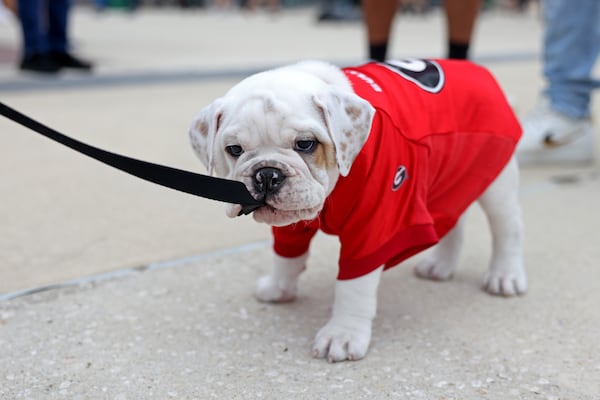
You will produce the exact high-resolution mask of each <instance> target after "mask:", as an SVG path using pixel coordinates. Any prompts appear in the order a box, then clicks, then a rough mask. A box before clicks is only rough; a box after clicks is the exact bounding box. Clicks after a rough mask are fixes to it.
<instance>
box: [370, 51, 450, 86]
mask: <svg viewBox="0 0 600 400" xmlns="http://www.w3.org/2000/svg"><path fill="white" fill-rule="evenodd" d="M382 65H383V66H385V67H387V68H388V69H390V70H392V71H394V72H396V73H397V74H399V75H400V76H402V77H403V78H404V79H407V80H409V81H411V82H413V83H415V84H416V85H417V86H419V87H420V88H421V89H423V90H425V91H427V92H429V93H438V92H439V91H440V90H442V88H443V87H444V81H445V77H444V71H443V70H442V67H440V65H439V64H438V63H436V62H435V61H431V60H421V59H416V58H409V59H405V60H390V61H387V62H384V63H382Z"/></svg>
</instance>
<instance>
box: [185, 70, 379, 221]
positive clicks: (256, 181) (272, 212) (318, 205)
mask: <svg viewBox="0 0 600 400" xmlns="http://www.w3.org/2000/svg"><path fill="white" fill-rule="evenodd" d="M371 119H372V109H371V107H370V105H368V103H366V102H364V101H363V100H362V99H360V98H358V97H357V96H356V95H354V94H353V93H352V92H351V91H340V90H338V89H337V88H335V87H333V86H331V85H329V84H327V83H326V82H324V81H323V80H322V79H319V78H318V77H315V76H314V75H312V74H310V73H307V72H305V71H300V70H297V69H295V68H282V69H278V70H273V71H268V72H264V73H261V74H257V75H254V76H252V77H250V78H247V79H246V80H244V81H242V82H241V83H240V84H238V85H236V86H234V87H233V88H232V89H231V90H230V91H229V92H228V93H227V94H226V95H225V96H224V97H222V98H220V99H218V100H216V101H215V102H213V103H212V104H210V105H209V106H208V107H206V108H205V109H203V110H202V111H201V112H200V114H199V115H198V116H197V118H196V119H195V120H194V122H193V124H192V128H191V130H190V137H191V141H192V146H193V147H194V150H195V151H196V153H197V154H198V155H199V157H200V159H201V160H202V161H203V162H204V163H205V165H206V166H207V168H208V169H209V172H210V173H211V174H215V175H217V176H220V177H224V178H228V179H233V180H238V181H241V182H243V183H244V184H245V185H246V187H247V188H248V190H249V191H250V193H251V194H252V196H253V197H255V198H256V199H259V200H263V199H264V200H265V203H266V206H264V207H261V208H260V209H258V210H256V211H255V212H254V218H255V220H257V221H258V222H265V223H267V224H270V225H276V226H283V225H288V224H290V223H294V222H297V221H301V220H311V219H314V218H315V217H316V216H317V215H318V213H319V211H320V210H321V209H322V208H323V205H324V202H325V199H326V197H327V196H328V195H329V193H330V192H331V191H332V190H333V187H334V186H335V183H336V181H337V179H338V177H339V175H340V173H341V174H343V175H346V174H347V173H348V171H349V169H350V166H351V163H352V161H353V160H354V158H355V157H356V155H357V154H358V152H359V151H360V148H361V147H362V145H363V144H364V142H365V141H366V138H367V135H368V131H369V129H370V123H371ZM240 209H241V207H240V206H239V205H229V206H228V207H227V215H228V216H230V217H234V216H237V215H238V213H239V211H240Z"/></svg>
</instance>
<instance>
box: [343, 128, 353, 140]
mask: <svg viewBox="0 0 600 400" xmlns="http://www.w3.org/2000/svg"><path fill="white" fill-rule="evenodd" d="M344 135H346V137H348V138H350V137H352V136H353V135H354V131H353V130H351V129H346V130H345V131H344Z"/></svg>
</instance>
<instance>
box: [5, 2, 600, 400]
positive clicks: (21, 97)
mask: <svg viewBox="0 0 600 400" xmlns="http://www.w3.org/2000/svg"><path fill="white" fill-rule="evenodd" d="M315 16H316V11H315V10H307V9H296V10H288V11H285V12H283V13H281V14H280V15H278V16H275V17H273V16H270V15H264V14H255V15H238V14H233V15H222V14H216V13H211V12H205V11H194V12H189V11H188V12H185V13H183V12H181V11H179V10H165V9H161V10H151V9H142V10H141V11H140V12H139V13H137V14H134V15H127V14H119V13H107V14H103V15H97V14H95V13H93V12H91V10H89V9H86V8H76V9H75V10H74V14H73V26H72V33H73V37H74V38H75V45H76V50H77V53H78V54H81V55H82V56H87V57H89V58H91V59H93V60H94V61H96V63H97V64H98V69H97V71H96V73H94V74H93V75H92V76H81V75H77V74H63V75H62V76H61V77H60V78H59V79H42V78H39V77H32V76H27V75H22V74H19V73H18V72H17V71H16V70H15V68H14V66H15V64H16V62H17V57H18V51H17V48H18V40H19V39H18V30H17V26H16V25H15V24H8V25H0V49H2V51H1V52H0V98H1V101H3V102H6V103H7V104H9V105H11V106H14V107H15V108H17V109H20V110H22V111H24V112H27V113H29V114H30V115H32V116H34V117H36V118H38V119H39V120H40V121H43V122H45V123H47V124H48V125H50V126H52V127H54V128H56V129H59V130H61V131H64V132H65V133H67V134H70V135H72V136H74V137H77V138H79V139H82V140H84V141H86V142H88V143H90V144H93V145H96V146H99V147H102V148H106V149H110V150H112V151H115V152H118V153H121V154H127V155H130V156H134V157H138V158H141V159H146V160H150V161H154V162H158V163H163V164H166V165H171V166H175V167H179V168H183V169H189V170H196V171H200V172H201V171H202V169H201V167H200V164H199V162H198V161H197V160H196V159H195V157H194V156H193V154H192V152H191V150H190V149H189V147H188V144H187V134H186V131H187V126H188V124H189V121H190V119H191V116H192V115H193V114H194V113H195V112H196V111H197V110H199V109H200V108H201V107H202V106H204V105H205V104H207V103H208V102H209V101H210V100H211V99H213V98H215V97H217V96H219V95H220V94H222V93H223V92H224V91H225V90H226V89H227V88H228V87H230V86H231V85H232V84H233V83H235V82H236V81H237V80H238V79H239V78H241V77H242V76H243V75H244V74H246V73H249V72H251V71H253V70H256V69H261V68H263V67H267V66H274V65H279V64H283V63H287V62H293V61H296V60H300V59H305V58H322V59H326V60H330V61H333V62H338V63H347V62H348V63H349V62H360V61H361V60H362V59H363V58H364V40H363V36H362V29H361V26H360V24H330V25H317V24H316V23H315ZM540 34H541V27H540V24H539V21H538V19H537V17H536V15H535V14H528V15H519V16H516V15H512V14H508V13H505V12H492V13H487V14H484V15H483V16H482V18H481V19H480V21H479V30H478V32H477V39H476V42H475V46H474V50H473V55H474V56H475V58H478V59H480V60H481V61H482V62H483V63H484V64H485V65H486V66H488V67H489V68H490V69H491V70H492V71H493V72H494V73H495V74H496V76H497V77H498V80H499V81H500V83H501V84H502V86H503V87H504V88H505V90H506V91H507V93H509V94H510V96H511V97H512V98H513V99H514V100H515V102H516V105H517V108H518V110H519V111H521V112H524V111H526V110H528V109H529V108H531V107H532V106H533V105H534V104H535V101H536V96H537V92H538V89H539V88H540V87H541V85H542V81H541V78H540V76H539V68H540V67H539V63H538V62H537V59H536V55H537V54H539V51H540V49H539V38H540ZM443 36H444V35H443V20H442V18H441V16H440V15H439V13H434V14H432V15H429V16H426V17H424V18H418V17H408V18H407V17H403V18H402V19H401V20H400V21H399V23H398V24H397V26H396V33H395V35H394V38H395V41H394V43H393V49H392V53H391V54H392V56H395V57H404V56H439V55H441V54H443V46H442V43H443ZM594 107H595V108H594V110H595V115H600V105H599V102H598V99H597V98H596V102H595V105H594ZM0 140H1V142H2V150H1V152H0V154H2V157H0V171H2V172H1V176H2V179H1V184H0V198H1V199H2V207H1V208H0V299H1V300H0V398H7V399H18V398H30V399H41V398H69V399H76V398H81V399H87V398H89V399H145V398H158V399H165V398H183V399H189V398H198V399H204V398H211V397H216V398H243V399H246V398H278V399H279V398H306V399H315V398H317V399H318V398H323V399H333V398H406V399H414V398H424V399H478V398H487V399H513V398H514V399H599V398H600V386H599V384H598V382H599V380H598V376H600V344H599V341H598V340H597V337H598V332H600V311H598V310H599V309H598V304H599V302H600V291H598V282H599V281H600V279H599V278H600V273H599V272H598V268H597V263H598V259H599V258H600V251H599V247H598V235H597V226H599V224H600V214H599V213H598V212H597V210H596V207H597V204H598V202H599V201H600V186H599V185H598V176H599V175H598V169H597V167H596V166H591V167H588V168H579V169H558V168H539V169H527V170H524V171H523V173H522V194H521V197H522V201H523V208H524V215H525V222H526V228H527V248H526V264H527V268H528V271H529V278H530V282H531V290H530V293H529V294H528V295H527V296H524V297H522V298H519V299H510V300H506V299H498V298H492V297H489V296H487V295H485V294H484V293H483V292H481V291H480V290H479V284H480V280H481V278H482V275H483V271H484V269H485V264H486V262H487V259H488V256H489V243H488V241H489V237H488V235H487V233H484V232H486V227H485V222H484V221H483V217H482V215H481V213H480V212H479V211H478V210H473V211H472V212H471V213H472V214H473V215H472V218H470V219H469V222H468V226H467V229H468V232H467V240H466V248H465V250H464V255H463V258H462V263H461V264H462V268H461V269H460V270H459V271H458V273H457V274H456V277H455V278H454V279H453V280H452V281H450V282H448V283H445V284H437V283H431V282H424V281H421V280H417V279H416V278H414V277H413V276H412V273H411V271H410V264H411V262H408V263H407V265H403V266H398V267H396V268H394V269H393V270H391V271H389V272H387V273H386V274H385V276H384V280H383V283H382V285H381V289H380V309H379V313H378V317H377V319H376V321H375V326H374V340H373V344H372V347H371V350H370V352H369V355H368V356H367V358H366V359H365V360H363V361H360V362H357V363H342V364H339V365H328V364H326V363H325V362H323V361H322V360H313V359H311V358H310V356H309V351H308V350H309V346H310V342H311V340H312V337H313V335H314V333H315V332H316V330H317V329H318V328H319V327H320V325H321V324H323V323H324V322H325V321H326V318H327V316H328V312H329V307H330V305H331V296H332V287H333V280H334V277H335V272H336V271H335V260H336V256H337V253H338V247H337V243H336V240H335V239H332V238H329V237H325V236H320V237H319V238H317V240H316V241H315V243H314V244H315V248H314V250H313V257H312V258H311V260H310V263H309V269H308V271H307V273H306V274H305V276H304V277H303V279H302V281H301V287H300V297H299V299H298V301H296V302H295V303H292V304H288V305H282V306H272V305H264V304H260V303H257V302H256V301H254V299H253V298H252V288H253V284H254V280H255V279H256V278H257V277H258V276H260V275H261V274H262V273H264V272H265V271H266V270H267V268H268V264H269V260H270V252H269V230H268V228H267V227H266V226H261V225H257V224H254V223H253V222H252V221H251V219H250V218H247V217H246V218H238V219H236V220H229V219H227V218H226V217H225V216H224V213H223V206H222V205H220V204H217V203H213V202H210V201H207V200H203V199H198V198H194V197H192V196H189V195H185V194H180V193H177V192H174V191H169V190H166V189H163V188H160V187H157V186H155V185H152V184H149V183H146V182H143V181H140V180H137V179H136V178H132V177H130V176H127V175H125V174H123V173H120V172H118V171H115V170H113V169H111V168H108V167H105V166H103V165H101V164H99V163H97V162H94V161H92V160H89V159H87V158H85V157H83V156H81V155H78V154H76V153H74V152H72V151H71V150H68V149H66V148H62V147H61V146H59V145H57V144H55V143H53V142H50V141H48V140H47V139H45V138H42V137H39V136H38V135H36V134H34V133H32V132H28V131H26V130H25V129H24V128H21V127H19V126H17V125H15V124H13V123H11V122H9V121H7V120H2V121H0ZM48 285H55V286H52V288H51V290H44V291H40V292H38V293H31V294H27V295H24V294H23V293H24V292H23V291H28V290H29V289H34V291H35V288H40V287H46V288H47V286H48Z"/></svg>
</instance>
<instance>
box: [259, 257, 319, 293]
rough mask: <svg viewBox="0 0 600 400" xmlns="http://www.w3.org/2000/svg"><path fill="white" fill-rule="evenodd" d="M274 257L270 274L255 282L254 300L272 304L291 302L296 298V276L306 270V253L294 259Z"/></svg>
mask: <svg viewBox="0 0 600 400" xmlns="http://www.w3.org/2000/svg"><path fill="white" fill-rule="evenodd" d="M274 256H275V260H274V262H273V270H272V271H271V273H270V274H269V275H265V276H263V277H261V278H259V279H258V281H257V282H256V290H255V295H256V298H258V299H259V300H260V301H265V302H273V303H284V302H288V301H292V300H294V299H295V298H296V292H297V288H298V276H300V274H301V273H302V271H304V270H305V269H306V259H307V258H308V252H306V253H304V254H303V255H301V256H300V257H295V258H286V257H281V256H278V255H277V254H275V255H274Z"/></svg>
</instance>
